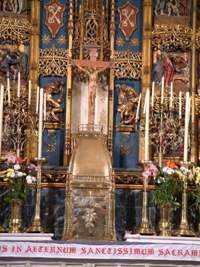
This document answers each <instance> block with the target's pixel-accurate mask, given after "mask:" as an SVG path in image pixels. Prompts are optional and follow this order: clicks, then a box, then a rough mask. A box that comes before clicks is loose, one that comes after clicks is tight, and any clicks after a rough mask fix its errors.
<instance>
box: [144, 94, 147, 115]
mask: <svg viewBox="0 0 200 267" xmlns="http://www.w3.org/2000/svg"><path fill="white" fill-rule="evenodd" d="M146 102H147V92H146V94H145V98H144V107H143V114H145V113H146Z"/></svg>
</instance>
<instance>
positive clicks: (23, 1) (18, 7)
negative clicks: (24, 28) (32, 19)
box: [0, 0, 30, 14]
mask: <svg viewBox="0 0 200 267" xmlns="http://www.w3.org/2000/svg"><path fill="white" fill-rule="evenodd" d="M29 5H30V1H28V0H3V1H1V6H0V10H2V11H3V12H5V13H8V12H11V13H15V14H21V13H22V12H23V11H26V10H27V9H29Z"/></svg>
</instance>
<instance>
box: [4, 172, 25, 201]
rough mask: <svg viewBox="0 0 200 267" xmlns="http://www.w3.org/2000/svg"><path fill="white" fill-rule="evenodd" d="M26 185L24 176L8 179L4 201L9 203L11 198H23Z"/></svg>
mask: <svg viewBox="0 0 200 267" xmlns="http://www.w3.org/2000/svg"><path fill="white" fill-rule="evenodd" d="M27 191H28V187H27V184H26V177H17V178H16V177H15V178H12V179H10V181H9V191H8V194H7V196H6V197H5V201H6V202H8V203H11V201H12V200H13V199H18V200H22V201H23V200H25V198H26V194H27Z"/></svg>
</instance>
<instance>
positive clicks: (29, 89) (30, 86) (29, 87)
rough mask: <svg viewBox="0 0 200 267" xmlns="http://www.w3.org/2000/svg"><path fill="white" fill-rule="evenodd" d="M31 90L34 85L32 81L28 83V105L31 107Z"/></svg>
mask: <svg viewBox="0 0 200 267" xmlns="http://www.w3.org/2000/svg"><path fill="white" fill-rule="evenodd" d="M31 88H32V84H31V80H29V81H28V105H29V106H30V105H31Z"/></svg>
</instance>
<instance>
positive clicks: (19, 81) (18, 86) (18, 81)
mask: <svg viewBox="0 0 200 267" xmlns="http://www.w3.org/2000/svg"><path fill="white" fill-rule="evenodd" d="M20 87H21V74H20V72H18V80H17V97H20Z"/></svg>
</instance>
